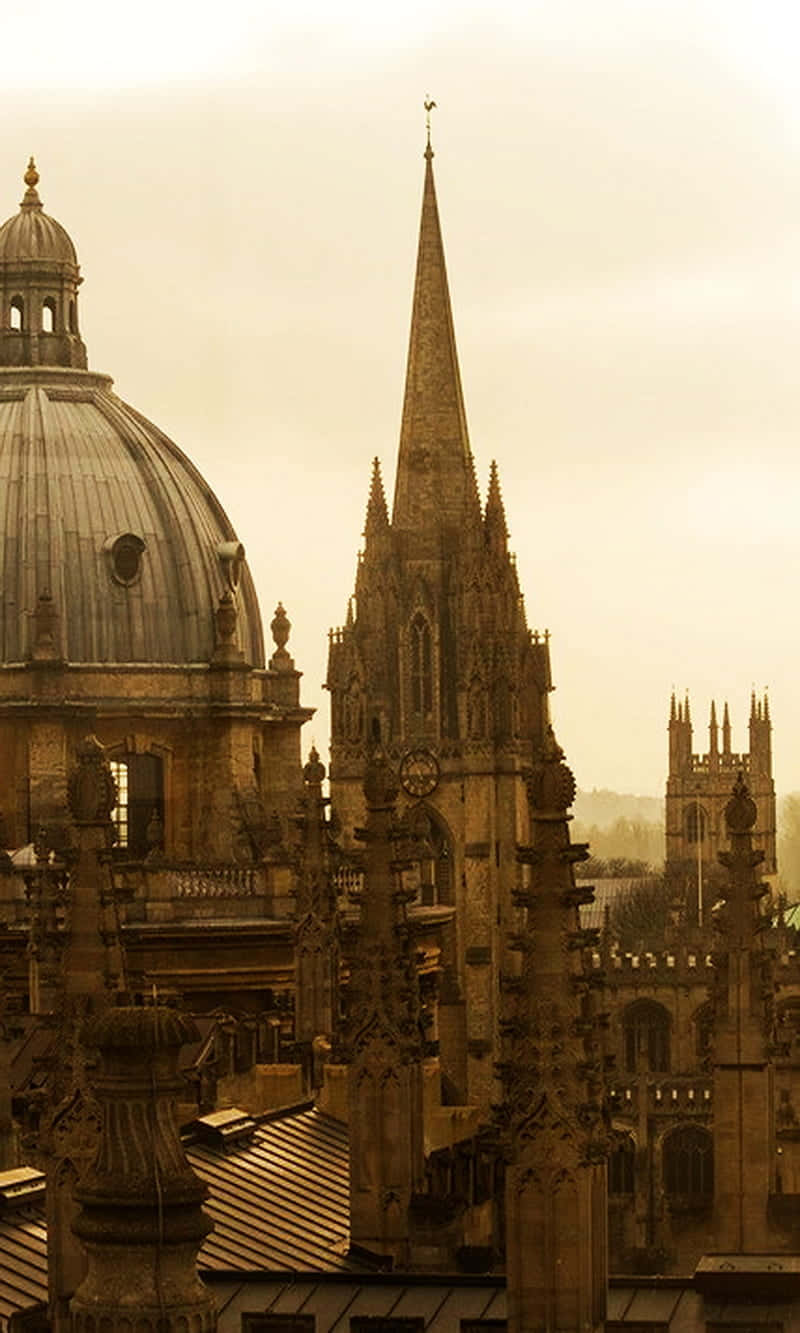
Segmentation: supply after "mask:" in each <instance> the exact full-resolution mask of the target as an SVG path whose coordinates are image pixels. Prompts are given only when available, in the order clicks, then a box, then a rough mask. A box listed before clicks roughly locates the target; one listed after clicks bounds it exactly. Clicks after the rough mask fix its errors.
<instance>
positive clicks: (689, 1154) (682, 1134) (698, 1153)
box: [664, 1125, 714, 1199]
mask: <svg viewBox="0 0 800 1333" xmlns="http://www.w3.org/2000/svg"><path fill="white" fill-rule="evenodd" d="M664 1191H665V1193H666V1194H667V1195H669V1196H670V1197H671V1198H674V1197H676V1196H679V1197H681V1198H695V1199H698V1198H701V1197H710V1196H711V1195H713V1193H714V1148H713V1143H712V1139H711V1135H710V1134H709V1132H708V1130H707V1129H702V1128H701V1127H700V1126H699V1125H685V1126H684V1127H683V1128H682V1129H674V1130H673V1131H672V1133H671V1134H669V1135H667V1138H666V1139H665V1140H664Z"/></svg>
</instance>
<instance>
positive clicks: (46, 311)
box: [42, 296, 56, 333]
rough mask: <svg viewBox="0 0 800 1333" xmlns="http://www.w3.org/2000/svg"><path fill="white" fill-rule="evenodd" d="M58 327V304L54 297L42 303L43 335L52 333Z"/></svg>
mask: <svg viewBox="0 0 800 1333" xmlns="http://www.w3.org/2000/svg"><path fill="white" fill-rule="evenodd" d="M55 327H56V303H55V301H54V300H53V298H52V296H48V297H46V298H45V300H44V301H43V302H42V333H52V332H53V330H54V329H55Z"/></svg>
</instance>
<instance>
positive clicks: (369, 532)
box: [364, 458, 389, 540]
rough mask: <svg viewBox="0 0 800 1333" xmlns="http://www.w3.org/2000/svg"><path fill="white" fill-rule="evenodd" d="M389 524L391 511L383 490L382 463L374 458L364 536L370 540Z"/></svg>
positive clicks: (383, 530)
mask: <svg viewBox="0 0 800 1333" xmlns="http://www.w3.org/2000/svg"><path fill="white" fill-rule="evenodd" d="M388 526H389V511H388V510H387V508H386V495H385V494H384V490H383V478H382V477H381V465H380V462H379V460H378V459H377V458H374V459H373V460H372V481H371V482H370V488H369V500H368V501H367V519H366V523H365V524H364V538H365V540H369V538H370V537H372V536H373V535H374V534H375V533H377V532H385V531H386V529H387V528H388Z"/></svg>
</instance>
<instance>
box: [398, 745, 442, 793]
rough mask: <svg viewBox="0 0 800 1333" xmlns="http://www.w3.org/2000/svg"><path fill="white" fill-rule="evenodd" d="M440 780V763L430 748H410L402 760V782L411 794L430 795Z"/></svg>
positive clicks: (405, 789)
mask: <svg viewBox="0 0 800 1333" xmlns="http://www.w3.org/2000/svg"><path fill="white" fill-rule="evenodd" d="M438 781H439V764H438V763H437V760H436V756H435V755H433V754H431V752H430V750H409V751H408V753H407V754H404V755H403V758H402V759H401V760H400V782H401V784H402V787H403V790H404V791H406V792H408V795H409V796H430V794H431V792H432V791H433V790H434V789H435V787H436V785H437V783H438Z"/></svg>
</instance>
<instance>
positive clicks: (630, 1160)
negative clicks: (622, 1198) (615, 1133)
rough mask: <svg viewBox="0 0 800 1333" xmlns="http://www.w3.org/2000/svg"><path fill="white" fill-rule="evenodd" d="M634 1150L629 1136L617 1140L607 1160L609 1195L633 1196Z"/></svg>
mask: <svg viewBox="0 0 800 1333" xmlns="http://www.w3.org/2000/svg"><path fill="white" fill-rule="evenodd" d="M635 1162H636V1149H635V1147H634V1143H633V1139H632V1138H631V1136H630V1134H625V1135H623V1136H622V1138H620V1139H618V1140H617V1142H616V1144H615V1145H614V1147H613V1149H612V1151H611V1153H610V1154H609V1158H608V1192H609V1194H633V1187H634V1166H635Z"/></svg>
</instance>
